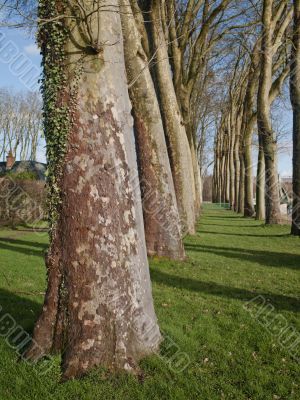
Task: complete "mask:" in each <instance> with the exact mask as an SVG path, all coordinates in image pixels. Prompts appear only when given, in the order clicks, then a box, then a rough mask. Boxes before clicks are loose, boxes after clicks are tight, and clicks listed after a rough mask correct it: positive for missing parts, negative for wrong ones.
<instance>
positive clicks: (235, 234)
mask: <svg viewBox="0 0 300 400" xmlns="http://www.w3.org/2000/svg"><path fill="white" fill-rule="evenodd" d="M198 233H211V234H212V235H225V236H246V237H261V238H276V237H290V236H291V235H290V233H282V234H277V235H276V234H275V235H251V234H249V233H231V232H216V231H204V230H201V231H199V232H198Z"/></svg>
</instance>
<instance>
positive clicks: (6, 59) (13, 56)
mask: <svg viewBox="0 0 300 400" xmlns="http://www.w3.org/2000/svg"><path fill="white" fill-rule="evenodd" d="M40 63H41V56H40V54H39V50H38V48H37V46H36V44H35V38H34V37H33V35H31V36H30V35H29V34H28V33H26V32H24V31H23V30H20V29H3V28H2V29H1V31H0V87H9V88H10V87H11V88H13V89H17V90H37V89H38V83H37V81H38V78H39V75H40V72H41V69H40ZM280 119H281V122H282V125H283V126H284V130H285V131H286V132H287V137H286V138H285V139H284V150H282V149H281V150H280V152H279V162H278V169H279V173H280V174H281V175H282V176H291V175H292V152H291V140H292V139H291V131H292V115H291V112H290V111H289V110H287V109H286V108H283V109H282V112H281V114H280ZM38 161H42V162H44V161H45V144H44V143H41V145H40V146H39V149H38Z"/></svg>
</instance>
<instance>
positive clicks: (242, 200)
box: [238, 153, 245, 214]
mask: <svg viewBox="0 0 300 400" xmlns="http://www.w3.org/2000/svg"><path fill="white" fill-rule="evenodd" d="M244 205H245V165H244V156H243V154H241V153H240V190H239V208H238V212H239V213H240V214H244Z"/></svg>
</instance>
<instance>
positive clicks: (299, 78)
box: [290, 0, 300, 236]
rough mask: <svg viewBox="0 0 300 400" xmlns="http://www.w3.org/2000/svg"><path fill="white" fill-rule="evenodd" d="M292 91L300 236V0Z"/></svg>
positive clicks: (296, 230) (295, 226) (299, 230)
mask: <svg viewBox="0 0 300 400" xmlns="http://www.w3.org/2000/svg"><path fill="white" fill-rule="evenodd" d="M290 89H291V102H292V106H293V120H294V124H293V193H294V198H293V216H292V218H293V220H292V234H293V235H298V236H300V0H294V35H293V47H292V62H291V79H290Z"/></svg>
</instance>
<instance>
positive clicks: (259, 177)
mask: <svg viewBox="0 0 300 400" xmlns="http://www.w3.org/2000/svg"><path fill="white" fill-rule="evenodd" d="M265 174H266V171H265V155H264V149H263V147H262V143H261V138H259V151H258V162H257V174H256V219H257V220H264V219H265V218H266V204H265V181H266V179H265Z"/></svg>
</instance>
